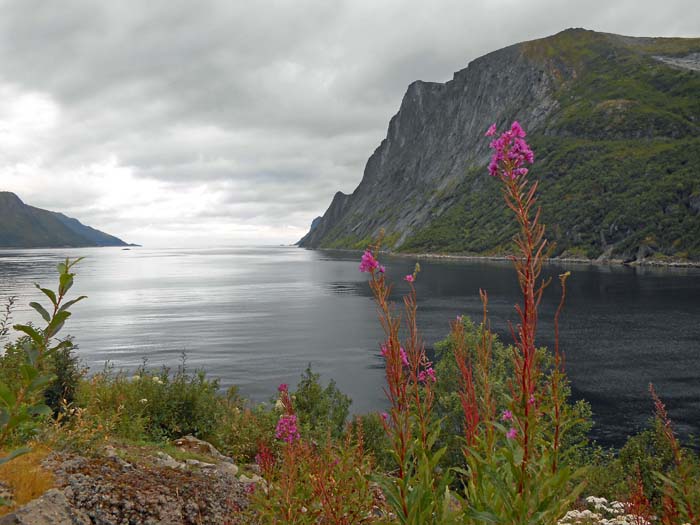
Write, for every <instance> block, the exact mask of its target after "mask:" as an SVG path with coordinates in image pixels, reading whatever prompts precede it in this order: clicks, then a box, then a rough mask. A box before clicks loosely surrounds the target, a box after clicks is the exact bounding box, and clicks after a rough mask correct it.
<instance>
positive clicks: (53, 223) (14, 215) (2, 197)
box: [0, 191, 129, 248]
mask: <svg viewBox="0 0 700 525" xmlns="http://www.w3.org/2000/svg"><path fill="white" fill-rule="evenodd" d="M82 246H129V245H128V244H127V243H125V242H124V241H122V240H121V239H118V238H117V237H114V236H113V235H109V234H106V233H104V232H101V231H99V230H95V229H94V228H91V227H89V226H85V225H84V224H82V223H81V222H80V221H78V220H77V219H72V218H70V217H66V216H65V215H63V214H62V213H56V212H52V211H47V210H42V209H40V208H35V207H33V206H28V205H27V204H25V203H24V202H22V200H21V199H20V198H19V197H18V196H17V195H15V194H14V193H10V192H7V191H2V192H0V248H63V247H82Z"/></svg>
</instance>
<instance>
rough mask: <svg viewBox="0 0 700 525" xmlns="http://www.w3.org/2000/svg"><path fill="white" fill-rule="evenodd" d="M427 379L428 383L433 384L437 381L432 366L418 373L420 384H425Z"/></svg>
mask: <svg viewBox="0 0 700 525" xmlns="http://www.w3.org/2000/svg"><path fill="white" fill-rule="evenodd" d="M428 379H430V381H432V382H433V383H434V382H435V381H437V376H436V375H435V370H433V367H432V366H430V367H428V368H426V369H425V370H421V371H420V372H418V381H420V382H421V383H427V382H428Z"/></svg>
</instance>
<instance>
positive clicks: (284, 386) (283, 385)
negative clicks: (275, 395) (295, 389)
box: [277, 383, 289, 393]
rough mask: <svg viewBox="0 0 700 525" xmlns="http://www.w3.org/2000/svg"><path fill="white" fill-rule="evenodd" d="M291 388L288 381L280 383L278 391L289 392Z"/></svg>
mask: <svg viewBox="0 0 700 525" xmlns="http://www.w3.org/2000/svg"><path fill="white" fill-rule="evenodd" d="M288 390H289V385H287V383H280V386H278V387H277V391H278V392H280V393H282V392H287V391H288Z"/></svg>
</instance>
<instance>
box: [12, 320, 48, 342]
mask: <svg viewBox="0 0 700 525" xmlns="http://www.w3.org/2000/svg"><path fill="white" fill-rule="evenodd" d="M13 328H14V329H15V330H17V331H19V332H24V333H25V334H27V335H28V336H29V337H30V338H31V339H32V341H34V344H36V345H37V346H39V347H41V346H43V345H44V338H43V337H42V336H41V334H40V333H39V332H38V331H37V330H36V329H35V328H32V327H31V326H29V325H26V324H16V325H14V326H13Z"/></svg>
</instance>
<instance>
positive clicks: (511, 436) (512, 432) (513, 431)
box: [506, 428, 518, 439]
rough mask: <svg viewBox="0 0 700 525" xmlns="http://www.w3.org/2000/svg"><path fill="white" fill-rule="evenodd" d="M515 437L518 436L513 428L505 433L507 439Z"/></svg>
mask: <svg viewBox="0 0 700 525" xmlns="http://www.w3.org/2000/svg"><path fill="white" fill-rule="evenodd" d="M517 435H518V431H517V430H515V429H514V428H511V429H510V430H509V431H508V432H506V437H507V438H508V439H515V438H516V436H517Z"/></svg>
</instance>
